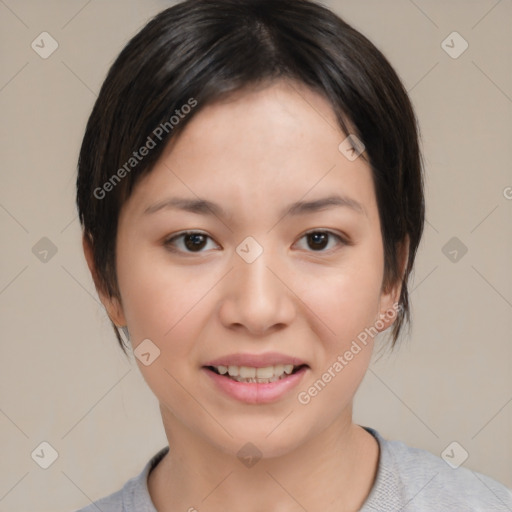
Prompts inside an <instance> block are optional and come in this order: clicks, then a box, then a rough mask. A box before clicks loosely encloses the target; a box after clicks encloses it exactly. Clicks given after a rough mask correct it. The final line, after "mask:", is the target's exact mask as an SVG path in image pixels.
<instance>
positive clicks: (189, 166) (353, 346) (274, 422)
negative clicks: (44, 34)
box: [103, 82, 399, 457]
mask: <svg viewBox="0 0 512 512" xmlns="http://www.w3.org/2000/svg"><path fill="white" fill-rule="evenodd" d="M345 138H346V135H345V134H343V133H342V132H341V131H340V129H339V128H338V126H337V122H336V119H335V115H334V112H333V111H332V109H331V108H330V106H329V104H328V103H327V101H326V100H325V99H323V98H322V97H321V96H318V95H317V94H316V93H314V92H313V91H311V90H309V89H307V88H306V87H305V86H302V85H299V84H290V83H285V82H280V83H276V84H274V85H272V86H268V87H267V88H265V89H262V90H258V91H252V92H246V93H244V94H240V95H237V96H232V97H231V98H230V99H229V100H228V101H224V102H222V103H216V104H214V105H211V106H207V107H205V108H203V109H202V110H201V111H199V112H198V113H197V115H196V117H194V119H193V120H191V121H190V123H189V124H188V125H187V126H186V128H185V130H184V132H183V133H182V135H181V136H180V137H179V138H177V139H176V140H175V141H173V143H172V145H170V146H168V148H166V151H165V152H164V154H163V155H162V157H161V158H160V160H159V161H158V163H157V164H156V165H155V167H154V169H153V170H152V171H151V172H150V173H149V174H148V175H147V176H146V177H145V178H144V179H143V180H142V181H141V182H140V183H139V184H138V185H137V186H136V188H135V190H134V192H133V194H132V195H131V197H130V198H129V200H128V201H127V202H126V203H125V205H124V206H123V209H122V212H121V215H120V219H119V226H118V238H117V275H118V282H119V288H120V292H121V302H120V303H119V302H117V301H115V300H110V301H109V300H108V299H106V298H104V297H103V301H104V304H105V305H106V307H107V310H108V312H109V314H110V316H111V318H112V319H113V320H114V322H116V323H117V324H118V325H127V326H128V329H129V332H130V336H131V341H132V344H133V348H134V349H135V351H136V353H137V347H138V346H139V344H140V343H141V342H143V340H150V341H144V343H145V345H141V346H140V349H139V350H140V351H141V352H143V353H146V354H150V355H145V356H143V357H142V361H141V360H139V359H137V363H138V365H139V368H140V371H141V372H142V374H143V376H144V378H145V380H146V382H147V383H148V385H149V387H150V388H151V390H152V391H153V393H154V394H155V395H156V397H157V398H158V400H159V402H160V408H161V411H162V415H163V419H164V424H165V428H166V431H167V433H168V436H169V435H178V433H179V432H186V433H187V435H191V436H195V438H197V439H200V440H201V441H202V442H204V443H206V444H208V445H210V446H214V447H216V448H219V449H221V450H222V451H224V452H226V453H232V454H235V453H236V452H237V451H238V450H239V449H240V447H241V446H243V445H244V444H245V443H246V442H248V441H251V442H252V443H253V444H255V445H256V446H258V447H259V449H260V450H261V451H262V452H263V454H264V456H269V457H271V456H276V455H279V454H284V453H287V452H289V451H291V450H293V449H294V448H296V447H298V446H300V445H304V444H305V443H307V442H308V441H310V440H312V439H313V438H315V436H318V435H320V434H321V432H323V431H324V430H325V429H327V428H329V427H330V426H331V427H332V426H336V427H339V428H346V427H348V426H349V425H351V405H352V400H353V397H354V394H355V392H356V389H357V387H358V386H359V384H360V382H361V380H362V378H363V376H364V374H365V371H366V369H367V367H368V364H369V360H370V356H371V350H372V337H373V336H374V335H375V332H377V331H381V330H383V329H385V328H387V327H388V326H389V325H390V324H391V323H392V321H393V311H394V310H393V304H394V303H395V301H396V300H397V297H398V296H399V289H398V290H390V291H386V292H385V293H384V292H383V290H382V282H383V268H384V259H383V245H382V238H381V233H380V223H379V214H378V210H377V204H376V198H375V192H374V187H373V182H372V177H371V171H370V168H369V166H368V164H367V163H366V162H365V161H364V160H363V159H362V158H356V159H355V160H353V161H350V160H349V159H348V158H347V157H346V156H345V155H344V154H343V153H342V152H341V151H340V150H339V148H338V147H339V145H340V143H341V142H342V141H343V140H344V139H345ZM201 201H203V202H201ZM383 315H384V316H383ZM365 329H366V331H365ZM364 333H366V336H365V334H364ZM369 333H371V334H369ZM363 340H365V341H364V342H363ZM142 349H143V350H142ZM158 351H159V355H158V357H156V359H154V360H152V359H153V358H154V357H155V355H157V354H158ZM148 361H152V362H151V363H150V364H144V362H145V363H147V362H148ZM269 368H270V369H269ZM226 370H228V373H227V374H225V373H224V372H226ZM290 371H291V372H292V373H291V374H289V372H290ZM223 373H224V375H222V374H223ZM237 373H238V374H240V375H238V376H237V375H236V374H237ZM230 374H233V375H231V376H230ZM272 376H273V377H272ZM233 377H234V378H233ZM242 377H243V378H244V379H250V378H254V379H255V378H261V379H264V378H266V379H267V380H262V381H258V382H250V381H249V382H237V379H240V378H242ZM276 379H277V380H276ZM291 412H293V414H292V413H291ZM285 417H286V419H285V420H284V421H283V418H285ZM270 432H272V435H269V433H270Z"/></svg>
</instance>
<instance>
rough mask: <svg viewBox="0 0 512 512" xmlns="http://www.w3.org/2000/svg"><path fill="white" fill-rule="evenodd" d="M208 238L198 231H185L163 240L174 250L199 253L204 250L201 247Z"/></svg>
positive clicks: (205, 243)
mask: <svg viewBox="0 0 512 512" xmlns="http://www.w3.org/2000/svg"><path fill="white" fill-rule="evenodd" d="M208 240H212V239H211V238H210V237H209V236H208V235H206V234H205V233H201V232H200V231H185V232H183V233H178V234H177V235H173V236H171V237H170V238H168V239H167V240H166V241H165V242H164V245H165V246H166V247H167V248H168V249H169V250H171V251H175V252H185V253H187V252H188V253H194V252H196V253H199V252H204V251H202V249H203V248H204V247H205V246H206V245H207V243H208ZM212 241H213V240H212ZM215 245H216V244H215ZM217 247H218V246H217Z"/></svg>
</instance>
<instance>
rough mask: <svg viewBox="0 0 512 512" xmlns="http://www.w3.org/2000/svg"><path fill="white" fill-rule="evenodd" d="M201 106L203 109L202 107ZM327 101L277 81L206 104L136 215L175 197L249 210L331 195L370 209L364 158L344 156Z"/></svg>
mask: <svg viewBox="0 0 512 512" xmlns="http://www.w3.org/2000/svg"><path fill="white" fill-rule="evenodd" d="M198 107H199V108H201V105H200V103H199V105H198ZM346 136H347V134H344V133H343V132H342V131H341V129H340V128H339V126H338V122H337V119H336V115H335V113H334V111H333V110H332V108H331V106H330V104H329V102H328V101H327V100H326V99H325V98H323V97H322V96H321V95H319V94H318V93H316V92H314V91H312V90H311V89H309V88H307V87H306V86H305V85H303V84H298V83H295V82H277V83H274V84H271V85H269V86H266V87H264V88H259V89H257V90H249V91H243V92H241V93H237V94H236V95H232V96H228V97H227V98H226V99H224V100H222V101H218V102H216V103H214V104H211V105H207V106H205V107H204V108H202V109H201V110H199V111H198V112H197V113H196V115H195V117H194V118H193V119H191V120H190V122H188V124H187V125H186V127H185V128H184V130H183V132H182V133H181V134H180V136H179V137H177V138H176V139H175V140H172V141H171V143H170V144H169V145H168V147H167V148H166V150H165V151H164V153H163V154H162V156H161V157H160V159H159V160H158V162H157V163H156V165H155V167H154V169H153V170H152V171H151V172H150V173H149V174H148V175H147V176H146V177H145V179H144V180H142V181H141V183H140V185H139V186H138V187H136V189H135V191H134V196H135V197H133V200H132V202H133V203H136V206H137V208H138V210H139V211H142V210H145V209H147V208H148V206H150V203H152V204H154V203H156V202H158V201H163V200H165V199H166V196H167V195H170V194H171V192H172V194H173V195H176V194H175V192H179V195H180V196H186V197H189V198H195V199H197V198H205V199H209V200H211V201H214V202H216V203H220V204H224V205H228V206H227V207H226V209H227V210H229V205H230V204H231V205H233V207H234V208H238V209H240V208H242V209H245V210H246V211H255V209H257V210H258V211H261V209H262V208H264V209H267V210H268V209H269V206H270V205H271V204H275V207H276V211H277V210H279V211H281V209H282V205H284V204H290V203H292V202H294V201H298V200H300V199H308V200H314V199H317V198H319V197H325V196H326V195H331V194H332V193H333V192H336V193H339V194H340V195H343V196H345V197H351V198H352V199H354V200H355V201H357V202H359V203H361V204H363V205H365V209H367V208H368V207H371V204H370V203H372V202H373V182H372V179H371V173H370V169H369V167H368V165H367V163H366V162H365V160H363V158H357V159H356V160H354V161H350V160H348V159H347V158H346V156H345V155H344V154H343V153H342V152H341V151H340V149H339V146H340V143H341V142H342V141H343V140H344V139H345V138H346Z"/></svg>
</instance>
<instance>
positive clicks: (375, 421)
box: [0, 0, 512, 512]
mask: <svg viewBox="0 0 512 512" xmlns="http://www.w3.org/2000/svg"><path fill="white" fill-rule="evenodd" d="M171 3H172V2H164V1H161V0H160V1H157V0H152V1H144V2H143V1H134V0H130V1H128V0H112V1H102V0H92V1H78V0H77V1H62V0H61V1H59V0H51V1H45V2H39V1H36V0H32V1H28V0H0V38H1V44H0V48H1V62H2V65H1V67H0V108H1V112H2V122H1V128H0V129H1V134H0V140H1V153H0V154H1V169H2V171H1V177H2V187H1V192H0V205H1V208H0V225H1V228H2V241H3V250H2V260H1V261H2V266H1V270H0V304H1V311H2V325H3V329H2V330H3V333H4V334H3V340H2V357H1V359H0V364H1V371H0V382H1V414H0V435H1V443H2V454H1V457H0V458H1V459H2V461H3V464H2V470H1V477H0V511H4V512H5V511H9V512H18V511H19V512H21V511H27V510H31V511H34V512H37V511H48V512H49V511H52V512H66V511H71V510H74V509H76V508H79V507H81V506H84V505H86V504H88V503H90V501H91V500H94V499H97V498H99V497H100V496H103V495H106V494H109V493H111V492H113V491H114V490H117V489H118V488H120V487H121V486H122V485H123V484H124V483H125V482H126V480H128V478H131V477H132V476H134V475H135V474H138V472H139V471H140V470H141V469H142V467H143V465H144V464H145V463H146V462H147V460H148V459H149V457H150V456H152V455H153V454H154V453H155V452H156V451H157V450H158V449H160V448H161V447H163V446H164V445H165V444H166V439H165V436H164V433H163V428H162V426H161V420H160V416H159V411H158V408H157V403H156V399H155V398H154V397H153V395H152V394H151V392H150V391H149V389H148V388H147V386H146V384H145V382H144V381H143V379H142V377H141V375H140V373H139V371H138V368H137V366H136V364H135V362H134V361H133V356H132V360H131V361H128V360H126V359H125V357H124V356H123V354H122V352H121V351H120V349H119V348H118V347H117V344H116V341H115V339H114V336H113V333H112V332H111V328H110V325H109V323H108V321H107V317H106V315H105V314H104V312H103V310H102V308H101V307H100V305H99V303H98V300H97V296H96V293H95V291H94V287H93V284H92V281H91V278H90V276H89V274H88V272H87V269H86V265H85V261H84V259H83V256H82V253H81V245H80V230H79V223H78V221H77V219H76V212H75V207H74V194H75V189H74V186H75V173H76V159H77V155H78V150H79V145H80V143H81V138H82V136H83V131H84V127H85V123H86V120H87V118H88V115H89V113H90V110H91V108H92V105H93V102H94V100H95V98H96V93H97V91H98V90H99V87H100V85H101V83H102V80H103V78H104V76H105V73H106V71H107V69H108V67H109V65H110V64H111V63H112V61H113V59H114V58H115V57H116V56H117V54H118V52H119V51H120V50H121V48H122V47H123V46H124V44H125V43H126V42H127V40H128V39H129V38H130V37H131V36H132V35H133V34H134V33H135V32H136V31H137V30H138V29H139V28H140V27H141V26H142V25H143V24H144V22H145V21H146V20H147V19H148V18H149V17H150V16H152V15H153V14H155V13H156V12H158V11H160V10H162V9H163V8H165V7H167V6H169V5H171ZM326 3H327V5H329V6H330V7H332V8H334V9H335V10H336V11H337V12H338V13H339V14H341V15H342V16H343V17H344V18H345V19H346V20H347V21H348V22H349V23H352V24H353V25H354V26H355V27H356V28H358V29H359V30H361V31H362V32H363V33H364V34H366V35H367V36H368V37H370V39H371V40H372V41H373V42H374V43H375V44H376V45H377V46H378V47H379V48H380V49H381V50H382V51H383V52H384V53H385V54H386V56H387V57H388V58H389V60H390V61H391V63H392V64H393V65H394V66H395V67H396V69H397V71H398V72H399V74H400V76H401V77H402V79H403V81H404V83H405V85H406V87H407V89H408V90H409V91H410V94H411V98H412V100H413V102H414V105H415V107H416V110H417V114H418V117H419V119H420V124H421V128H422V133H423V147H424V151H425V163H426V173H427V178H426V194H427V219H428V224H427V226H426V230H425V237H424V240H423V243H422V246H421V248H420V251H419V255H418V261H417V267H416V272H415V275H414V281H413V283H412V286H411V289H412V290H413V292H412V302H413V328H412V331H411V337H410V340H409V341H406V342H405V343H404V344H403V345H402V347H401V349H400V350H399V351H398V352H396V353H394V354H392V355H391V356H388V355H384V356H383V357H382V358H381V359H380V360H378V361H376V362H374V363H373V364H372V367H371V369H370V371H369V372H368V375H367V376H366V379H365V381H364V383H363V385H362V387H361V389H360V391H359V394H358V399H357V401H356V407H355V420H356V421H357V422H358V423H360V424H364V425H368V426H372V427H374V428H376V429H378V430H379V431H380V432H381V433H382V434H383V435H384V436H386V437H388V438H390V439H400V440H402V441H404V442H406V443H407V444H409V445H412V446H417V447H420V448H425V449H428V450H430V451H432V452H433V453H435V454H438V455H439V454H441V452H442V451H443V450H444V448H445V447H446V446H448V445H449V444H450V443H451V442H452V441H454V440H455V441H457V442H458V443H460V445H462V446H463V447H464V449H465V450H467V452H468V453H469V458H468V459H467V461H466V462H465V463H464V466H465V467H469V468H471V469H474V470H477V471H480V472H483V473H485V474H488V475H490V476H491V477H494V478H496V479H498V480H500V481H502V482H503V483H505V484H507V485H508V486H510V487H512V462H511V461H512V435H511V432H512V343H511V341H512V340H511V338H512V336H511V332H512V272H511V265H510V262H511V261H512V230H511V218H512V199H511V198H512V188H510V187H512V172H511V161H512V149H511V148H512V145H511V144H510V141H511V140H512V128H511V127H512V77H511V72H510V70H511V64H512V59H511V48H512V44H511V43H512V35H511V32H510V26H511V25H512V2H511V1H509V0H502V1H496V0H479V1H475V0H473V1H467V0H465V1H462V0H461V1H455V0H451V1H448V2H446V1H441V0H435V1H434V0H431V1H426V0H423V1H420V0H416V3H413V2H412V1H406V0H393V1H386V2H382V1H377V0H375V1H369V0H364V1H360V0H359V1H356V0H351V1H341V0H339V1H335V0H332V1H329V2H326ZM43 31H47V32H49V33H50V34H51V36H52V37H53V38H55V40H56V41H57V42H58V44H59V47H58V49H57V51H55V53H53V54H52V55H51V56H50V57H49V58H48V59H42V58H41V57H40V56H39V55H38V54H36V53H35V51H34V50H32V48H31V43H32V41H33V40H34V39H36V37H37V36H38V35H39V34H40V33H41V32H43ZM453 31H457V32H459V33H460V34H461V35H462V37H463V38H464V39H465V40H467V42H468V43H469V48H468V49H467V50H466V51H465V52H464V53H463V54H462V55H461V56H460V57H459V58H457V59H453V58H451V57H450V56H449V55H448V54H447V53H446V52H445V51H444V50H443V49H442V47H441V42H442V41H443V40H444V39H445V38H446V37H447V36H448V35H449V34H450V33H451V32H453ZM457 44H458V43H457ZM507 187H508V188H507ZM507 197H508V198H507ZM454 236H455V237H457V238H458V239H459V240H460V241H461V242H462V243H463V244H464V245H465V246H467V249H468V252H467V253H466V254H465V255H464V256H463V257H462V258H460V259H459V260H458V261H457V262H452V261H450V260H449V259H448V258H447V257H446V256H445V254H444V253H443V252H442V248H443V247H444V245H445V244H446V243H447V242H448V240H449V239H451V238H452V237H454ZM42 237H47V238H49V239H50V240H51V241H52V243H53V244H54V245H55V246H56V248H57V253H56V254H55V255H54V256H53V257H51V258H49V259H48V261H47V262H46V263H44V262H42V261H40V260H39V259H38V258H37V257H36V255H34V254H33V252H32V247H33V246H34V245H35V244H36V243H37V242H38V241H39V240H40V239H41V238H42ZM43 441H46V442H48V443H50V445H51V446H53V447H54V449H55V450H56V451H57V452H58V455H59V456H58V458H57V460H56V461H55V462H54V463H53V464H52V465H51V466H50V467H49V468H48V469H42V468H40V467H39V466H38V465H37V464H36V463H35V462H34V460H33V459H32V458H31V453H32V452H33V451H34V450H35V449H36V448H37V447H38V446H39V445H40V443H41V442H43Z"/></svg>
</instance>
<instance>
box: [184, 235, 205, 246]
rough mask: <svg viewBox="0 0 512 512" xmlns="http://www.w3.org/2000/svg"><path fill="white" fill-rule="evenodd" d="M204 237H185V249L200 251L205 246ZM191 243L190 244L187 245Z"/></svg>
mask: <svg viewBox="0 0 512 512" xmlns="http://www.w3.org/2000/svg"><path fill="white" fill-rule="evenodd" d="M204 239H205V236H204V235H200V234H192V235H187V236H186V237H185V245H186V246H187V249H191V250H196V249H202V248H203V247H204V244H205V240H204ZM189 242H191V243H189Z"/></svg>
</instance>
